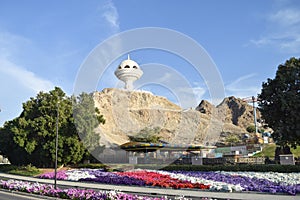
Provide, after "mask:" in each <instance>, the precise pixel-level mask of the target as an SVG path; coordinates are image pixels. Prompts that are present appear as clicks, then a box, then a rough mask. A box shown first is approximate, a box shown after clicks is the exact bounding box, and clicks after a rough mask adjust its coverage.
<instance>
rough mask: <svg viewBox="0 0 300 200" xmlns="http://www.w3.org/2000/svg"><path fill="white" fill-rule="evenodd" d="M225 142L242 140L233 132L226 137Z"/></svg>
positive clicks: (234, 142) (232, 142) (233, 142)
mask: <svg viewBox="0 0 300 200" xmlns="http://www.w3.org/2000/svg"><path fill="white" fill-rule="evenodd" d="M225 142H227V143H231V144H236V143H239V142H241V140H240V138H239V137H238V136H237V135H234V134H231V135H228V136H227V137H226V139H225Z"/></svg>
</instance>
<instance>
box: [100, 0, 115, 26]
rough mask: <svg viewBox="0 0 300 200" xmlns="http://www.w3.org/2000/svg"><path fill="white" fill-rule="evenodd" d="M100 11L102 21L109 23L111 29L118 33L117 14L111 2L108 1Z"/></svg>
mask: <svg viewBox="0 0 300 200" xmlns="http://www.w3.org/2000/svg"><path fill="white" fill-rule="evenodd" d="M102 9H103V11H104V12H103V15H102V16H103V17H104V19H105V20H106V21H107V22H108V23H109V25H110V26H111V28H113V29H114V30H115V31H119V14H118V11H117V8H116V7H115V5H114V3H113V2H112V1H108V2H107V3H106V4H105V5H104V6H103V8H102Z"/></svg>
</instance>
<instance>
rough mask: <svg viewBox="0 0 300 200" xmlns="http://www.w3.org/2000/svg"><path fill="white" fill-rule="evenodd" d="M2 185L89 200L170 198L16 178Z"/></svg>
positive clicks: (64, 197)
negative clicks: (40, 182) (63, 185)
mask: <svg viewBox="0 0 300 200" xmlns="http://www.w3.org/2000/svg"><path fill="white" fill-rule="evenodd" d="M0 187H1V188H4V189H9V190H15V191H22V192H27V193H32V194H38V195H44V196H51V197H58V198H63V199H80V200H87V199H91V200H92V199H93V200H94V199H99V200H100V199H101V200H110V199H123V200H167V199H168V198H167V197H161V198H152V197H143V196H138V195H131V194H126V193H123V192H117V191H94V190H81V189H77V188H70V189H60V188H57V189H54V187H53V185H46V184H39V183H30V182H23V181H16V180H8V181H3V180H0ZM181 199H184V198H181Z"/></svg>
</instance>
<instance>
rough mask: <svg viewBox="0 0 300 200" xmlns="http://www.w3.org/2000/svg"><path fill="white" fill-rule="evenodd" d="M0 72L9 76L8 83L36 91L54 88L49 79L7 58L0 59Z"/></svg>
mask: <svg viewBox="0 0 300 200" xmlns="http://www.w3.org/2000/svg"><path fill="white" fill-rule="evenodd" d="M0 72H1V74H5V75H7V76H9V77H10V78H11V80H12V83H10V84H20V85H21V86H22V87H25V88H27V89H29V90H32V91H34V92H36V93H37V92H39V91H48V90H50V89H53V88H54V85H53V84H52V83H51V82H50V81H48V80H45V79H42V78H40V77H38V76H37V75H36V74H34V73H33V72H31V71H28V70H26V69H24V68H22V67H19V66H17V65H15V64H14V63H12V62H10V61H9V60H7V59H0ZM3 84H5V83H3Z"/></svg>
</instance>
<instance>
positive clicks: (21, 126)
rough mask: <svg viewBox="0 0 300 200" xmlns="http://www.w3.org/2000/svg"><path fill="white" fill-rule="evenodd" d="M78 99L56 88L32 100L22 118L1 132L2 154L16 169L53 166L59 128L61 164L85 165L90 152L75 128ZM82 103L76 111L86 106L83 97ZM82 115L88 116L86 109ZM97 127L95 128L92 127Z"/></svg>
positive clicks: (26, 105) (59, 160) (9, 123)
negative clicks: (82, 163) (27, 166)
mask: <svg viewBox="0 0 300 200" xmlns="http://www.w3.org/2000/svg"><path fill="white" fill-rule="evenodd" d="M82 96H84V94H83V95H82ZM74 99H75V100H76V98H75V97H72V98H70V97H67V96H66V95H65V93H64V92H63V91H62V90H61V89H60V88H58V87H55V89H54V90H52V91H50V92H48V93H44V92H40V93H38V94H37V96H36V97H35V98H33V97H32V98H30V100H29V101H27V102H25V103H23V111H22V113H21V115H20V116H19V117H17V118H15V119H13V120H11V121H8V122H6V123H5V124H4V127H3V128H1V129H0V136H1V140H0V151H1V153H2V154H4V155H6V156H7V157H8V159H9V161H10V162H11V163H12V164H15V165H27V164H29V163H32V164H33V165H35V166H40V167H51V166H53V165H54V162H55V138H56V125H57V127H58V164H69V163H77V162H79V161H81V160H82V159H83V157H84V155H85V154H86V152H87V151H86V149H85V147H84V145H83V142H81V141H80V138H79V136H78V134H77V130H76V126H75V124H74V118H73V105H72V103H73V101H74ZM78 99H79V100H78V101H76V102H75V103H76V104H75V108H77V107H78V106H79V105H80V104H81V103H82V101H80V97H79V98H78ZM72 100H73V101H72ZM93 105H94V104H93ZM93 109H95V108H93ZM81 112H82V113H85V111H84V109H82V110H81ZM89 115H91V114H89ZM83 116H84V114H83ZM57 119H58V123H57V124H56V120H57ZM87 120H88V119H87ZM102 121H103V120H102ZM98 124H99V123H98ZM94 126H95V124H93V126H92V127H94ZM85 129H88V127H86V128H85ZM91 129H92V128H91ZM80 130H83V129H80ZM90 132H92V131H90Z"/></svg>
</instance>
